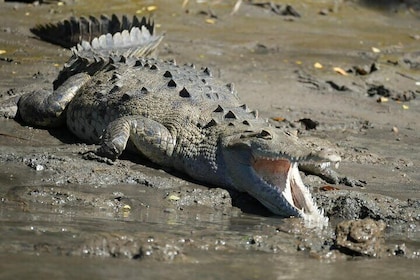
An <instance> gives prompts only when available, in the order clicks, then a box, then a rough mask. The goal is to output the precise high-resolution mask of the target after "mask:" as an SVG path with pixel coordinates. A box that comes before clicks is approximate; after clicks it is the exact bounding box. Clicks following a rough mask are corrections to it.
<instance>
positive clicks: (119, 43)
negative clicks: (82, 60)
mask: <svg viewBox="0 0 420 280" xmlns="http://www.w3.org/2000/svg"><path fill="white" fill-rule="evenodd" d="M162 38H163V36H156V35H153V32H152V31H151V30H150V29H148V28H147V26H146V25H142V26H141V27H132V28H131V29H130V30H127V29H125V30H123V31H122V32H116V33H107V34H104V35H101V36H99V37H96V38H93V39H92V41H82V42H81V43H80V44H77V47H73V48H72V51H73V53H74V54H75V55H76V56H79V57H92V56H99V57H109V56H124V57H144V56H148V55H150V54H151V53H152V52H153V51H154V50H155V49H156V47H157V46H158V45H159V43H160V41H162Z"/></svg>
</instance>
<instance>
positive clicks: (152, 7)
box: [146, 6, 157, 12]
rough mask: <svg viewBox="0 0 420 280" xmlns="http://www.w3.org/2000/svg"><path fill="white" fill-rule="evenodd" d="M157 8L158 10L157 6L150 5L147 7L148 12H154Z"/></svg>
mask: <svg viewBox="0 0 420 280" xmlns="http://www.w3.org/2000/svg"><path fill="white" fill-rule="evenodd" d="M156 10H157V6H148V7H147V8H146V11H148V12H153V11H156Z"/></svg>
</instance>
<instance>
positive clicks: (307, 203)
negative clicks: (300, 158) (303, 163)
mask: <svg viewBox="0 0 420 280" xmlns="http://www.w3.org/2000/svg"><path fill="white" fill-rule="evenodd" d="M252 167H253V169H254V171H255V173H256V174H258V176H260V178H261V179H262V180H264V181H265V182H266V183H267V184H269V185H270V186H272V187H273V188H276V189H277V190H278V193H281V195H282V196H283V197H284V198H285V200H286V201H287V202H288V203H289V206H290V207H291V208H292V209H293V210H294V212H296V213H298V214H299V216H301V217H303V218H304V220H305V222H309V223H312V224H325V223H326V222H327V221H328V219H327V218H326V217H324V215H323V211H320V210H319V209H318V208H317V206H316V204H315V203H314V201H313V199H312V196H311V194H310V192H309V190H308V188H307V187H306V186H305V185H304V184H303V182H302V179H301V177H300V174H299V169H298V164H297V163H296V162H291V161H289V160H287V159H267V158H258V159H254V162H253V165H252Z"/></svg>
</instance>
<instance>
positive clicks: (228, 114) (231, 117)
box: [225, 111, 237, 119]
mask: <svg viewBox="0 0 420 280" xmlns="http://www.w3.org/2000/svg"><path fill="white" fill-rule="evenodd" d="M225 119H237V117H236V115H235V113H233V112H232V111H229V112H227V114H226V115H225Z"/></svg>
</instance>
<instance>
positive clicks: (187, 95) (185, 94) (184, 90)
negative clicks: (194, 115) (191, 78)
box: [179, 87, 191, 98]
mask: <svg viewBox="0 0 420 280" xmlns="http://www.w3.org/2000/svg"><path fill="white" fill-rule="evenodd" d="M179 96H181V97H184V98H187V97H191V95H190V93H189V92H188V90H187V89H186V88H185V87H184V88H183V89H181V91H180V92H179Z"/></svg>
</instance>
